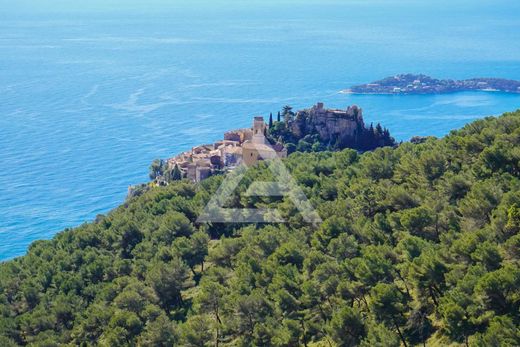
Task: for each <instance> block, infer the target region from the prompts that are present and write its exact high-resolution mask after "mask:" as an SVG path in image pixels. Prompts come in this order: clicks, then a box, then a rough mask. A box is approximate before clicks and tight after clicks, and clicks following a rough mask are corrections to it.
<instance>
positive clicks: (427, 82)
mask: <svg viewBox="0 0 520 347" xmlns="http://www.w3.org/2000/svg"><path fill="white" fill-rule="evenodd" d="M467 91H486V92H503V93H519V94H520V82H519V81H514V80H508V79H502V78H472V79H467V80H451V79H447V80H441V79H436V78H432V77H430V76H426V75H416V74H401V75H395V76H391V77H387V78H384V79H382V80H379V81H374V82H371V83H367V84H361V85H357V86H353V87H351V88H350V89H346V90H343V91H342V92H343V93H346V94H444V93H455V92H467Z"/></svg>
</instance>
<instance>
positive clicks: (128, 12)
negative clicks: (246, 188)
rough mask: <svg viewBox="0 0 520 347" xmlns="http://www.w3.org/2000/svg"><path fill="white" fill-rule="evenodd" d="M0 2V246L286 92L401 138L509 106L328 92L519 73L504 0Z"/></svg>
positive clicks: (17, 248)
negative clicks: (398, 79) (416, 76)
mask: <svg viewBox="0 0 520 347" xmlns="http://www.w3.org/2000/svg"><path fill="white" fill-rule="evenodd" d="M486 3H488V2H486ZM1 4H2V6H1V8H2V12H0V259H9V258H12V257H15V256H18V255H22V254H23V253H24V252H25V251H26V249H27V247H28V245H29V244H30V242H32V241H34V240H36V239H44V238H50V237H52V236H53V235H54V234H55V233H56V232H59V231H60V230H62V229H64V228H65V227H71V226H76V225H79V224H81V223H83V222H85V221H89V220H92V219H93V218H94V217H95V215H96V214H99V213H106V212H107V211H109V210H110V209H112V208H114V207H116V206H117V205H119V204H120V203H121V202H122V201H123V200H124V197H125V195H126V191H127V187H128V186H129V185H131V184H135V183H139V182H143V181H146V179H147V171H148V165H149V163H150V162H151V161H152V160H153V159H154V158H156V157H168V156H171V155H173V154H175V153H178V152H180V151H182V150H186V149H188V148H190V147H191V146H193V145H196V144H199V143H204V142H208V141H212V140H216V139H219V138H221V136H222V133H223V132H224V131H225V130H228V129H230V128H237V127H243V126H248V125H249V124H250V121H251V117H252V116H253V115H257V114H263V115H267V114H268V113H269V112H270V111H272V112H276V111H277V110H279V109H280V108H281V107H282V106H283V105H285V104H290V105H293V106H294V107H295V108H301V107H307V106H310V105H312V104H314V103H315V102H317V101H323V102H325V104H326V105H328V106H331V107H341V108H345V107H346V106H347V105H350V104H358V105H360V106H361V107H362V108H363V110H364V115H365V119H366V121H368V122H381V123H382V124H383V125H384V126H386V127H388V128H389V129H390V130H391V132H392V134H393V135H394V136H395V137H397V138H398V139H400V140H406V139H409V138H410V137H411V136H413V135H436V136H443V135H445V134H446V133H447V132H448V131H449V130H450V129H454V128H459V127H461V126H463V125H464V124H466V123H467V122H470V121H472V120H474V119H477V118H480V117H484V116H487V115H497V114H500V113H502V112H505V111H510V110H515V109H517V108H520V95H507V94H501V93H458V94H450V95H432V96H374V95H344V94H340V93H338V92H339V91H340V90H341V89H344V88H347V87H349V86H350V85H352V84H358V83H365V82H368V81H371V80H375V79H379V78H382V77H385V76H387V75H393V74H396V73H404V72H416V73H426V74H430V75H432V76H435V77H439V78H469V77H485V76H489V77H504V78H514V79H520V45H518V42H520V21H519V20H518V14H519V13H520V4H519V3H518V2H517V1H495V2H493V3H492V4H490V3H488V4H485V3H482V4H481V3H479V2H475V1H471V2H470V1H450V2H448V1H446V2H442V1H441V2H435V3H433V2H432V3H431V4H428V3H426V4H425V3H423V2H418V1H345V2H339V1H338V2H335V1H328V2H323V1H320V2H309V1H303V2H294V1H293V2H285V3H283V2H282V3H280V2H276V5H275V4H274V2H273V3H272V4H271V3H269V2H268V1H264V2H257V3H248V5H241V4H240V3H238V2H234V3H231V4H230V3H227V4H226V3H224V2H211V3H209V2H208V3H203V2H197V3H195V4H191V5H190V4H188V3H185V4H181V5H179V4H178V3H176V4H175V5H172V4H169V5H166V4H165V3H161V2H159V1H156V2H152V3H148V2H147V5H141V4H139V2H134V3H127V4H129V5H127V6H123V5H121V6H119V7H118V6H116V3H115V2H111V3H110V4H111V5H101V4H97V3H96V2H92V3H91V4H90V5H89V8H87V9H81V10H78V9H71V8H67V7H66V6H67V5H66V3H65V2H56V3H53V4H54V5H53V6H52V7H49V6H48V3H47V4H44V3H43V2H42V4H41V5H39V7H38V6H36V7H35V6H33V4H32V3H30V2H24V1H21V2H16V4H12V3H7V2H6V3H5V4H4V3H1ZM120 4H124V3H123V2H121V3H120Z"/></svg>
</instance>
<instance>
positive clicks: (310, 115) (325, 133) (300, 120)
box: [288, 103, 365, 142]
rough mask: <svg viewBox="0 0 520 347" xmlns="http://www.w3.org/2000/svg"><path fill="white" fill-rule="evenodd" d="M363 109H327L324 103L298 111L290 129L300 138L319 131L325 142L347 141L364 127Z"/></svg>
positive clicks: (350, 107) (351, 107) (353, 107)
mask: <svg viewBox="0 0 520 347" xmlns="http://www.w3.org/2000/svg"><path fill="white" fill-rule="evenodd" d="M364 127H365V125H364V122H363V115H362V110H361V109H360V108H359V107H357V106H349V107H348V108H347V110H346V111H343V110H330V109H325V108H324V107H323V104H322V103H319V104H317V105H315V106H313V107H312V108H311V109H308V110H303V111H298V112H297V113H296V115H295V117H294V119H292V120H290V121H289V122H288V128H289V130H290V131H291V132H292V133H293V134H294V136H296V137H298V138H302V137H304V136H305V135H306V134H313V133H317V134H319V135H320V138H321V140H322V141H323V142H330V141H337V140H339V141H340V142H346V141H348V139H351V138H352V137H354V136H355V134H356V131H359V129H364Z"/></svg>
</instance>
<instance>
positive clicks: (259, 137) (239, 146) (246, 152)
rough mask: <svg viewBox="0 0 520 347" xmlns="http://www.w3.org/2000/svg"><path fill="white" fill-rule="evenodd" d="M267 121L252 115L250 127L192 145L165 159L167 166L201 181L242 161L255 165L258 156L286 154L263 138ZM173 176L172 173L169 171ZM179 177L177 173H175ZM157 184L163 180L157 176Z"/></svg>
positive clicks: (268, 156) (261, 158)
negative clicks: (212, 140)
mask: <svg viewBox="0 0 520 347" xmlns="http://www.w3.org/2000/svg"><path fill="white" fill-rule="evenodd" d="M266 134H267V125H266V123H265V121H264V118H263V117H260V116H259V117H254V119H253V127H252V128H246V129H237V130H232V131H228V132H226V133H224V139H223V140H221V141H217V142H215V143H213V144H206V145H200V146H196V147H193V148H192V149H191V150H190V151H187V152H183V153H181V154H179V155H177V156H175V157H173V158H170V159H168V160H167V162H166V164H167V166H166V169H167V171H168V170H173V171H174V172H175V173H176V175H178V174H179V172H180V175H181V177H182V178H187V179H189V180H192V181H195V182H200V181H202V180H203V179H205V178H207V177H209V176H211V174H213V173H217V172H226V171H230V170H233V169H234V168H235V167H236V166H238V165H240V164H242V163H244V164H246V165H248V166H250V165H255V164H256V163H257V162H258V161H260V160H265V159H273V158H275V157H278V158H286V157H287V149H286V148H285V147H284V146H283V145H282V144H279V143H277V144H274V145H271V144H270V143H269V142H268V141H267V138H266ZM172 176H173V175H172ZM177 177H178V176H177ZM156 180H157V182H158V183H159V184H161V183H164V182H161V180H166V179H165V177H164V176H162V177H161V176H159V177H157V179H156Z"/></svg>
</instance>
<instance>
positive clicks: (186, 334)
mask: <svg viewBox="0 0 520 347" xmlns="http://www.w3.org/2000/svg"><path fill="white" fill-rule="evenodd" d="M519 145H520V112H516V113H511V114H506V115H504V116H502V117H500V118H489V119H486V120H481V121H477V122H474V123H472V124H469V125H467V126H466V127H464V128H463V129H461V130H459V131H455V132H452V133H451V134H450V135H448V136H447V137H445V138H443V139H440V140H436V139H427V140H425V141H424V142H423V143H419V144H412V143H404V144H402V145H400V146H399V147H398V148H395V149H394V148H380V149H377V150H375V151H373V152H367V153H364V154H362V155H359V154H357V152H355V151H353V150H344V151H341V152H334V153H332V152H322V153H294V154H293V155H291V156H290V157H289V158H288V159H287V160H286V161H285V163H286V164H287V166H288V168H289V169H290V171H291V172H292V174H293V177H294V178H295V179H296V180H297V182H298V183H299V184H300V185H301V187H302V189H303V190H304V192H305V193H306V194H307V196H308V197H309V198H310V201H311V202H312V204H313V205H314V206H315V207H316V209H317V211H318V213H319V214H320V216H321V217H322V219H323V223H322V224H321V225H319V226H311V225H307V224H305V223H304V221H303V219H302V217H301V216H300V215H299V214H298V213H297V210H296V209H295V208H294V206H293V205H292V203H291V202H290V200H289V199H284V198H265V197H251V196H245V195H243V194H242V195H240V194H237V195H236V197H235V199H234V200H233V201H232V202H230V206H235V207H244V206H247V207H251V206H261V207H265V206H271V205H272V207H277V208H278V209H279V210H280V211H281V214H282V215H283V216H284V218H286V220H287V221H288V223H287V224H276V225H197V224H196V223H195V221H196V218H197V215H198V213H199V212H200V211H201V209H202V208H203V206H204V205H205V203H206V202H207V201H208V199H209V197H210V196H211V194H212V193H213V192H214V191H215V190H216V189H217V187H218V186H219V183H220V182H221V181H222V179H223V177H222V176H214V177H211V178H210V179H208V180H205V181H203V182H202V183H201V184H200V185H194V184H191V183H188V182H186V181H177V182H173V183H172V184H171V185H169V186H168V187H157V188H154V189H152V190H150V191H148V192H146V193H144V194H143V195H142V196H139V197H135V198H132V199H130V200H129V201H128V202H127V203H125V204H124V205H123V206H121V207H119V208H118V209H116V210H114V211H113V212H111V213H110V214H109V215H107V216H99V217H98V218H97V219H96V221H95V222H93V223H90V224H85V225H83V226H81V227H78V228H76V229H73V230H66V231H64V232H62V233H60V234H59V235H57V236H56V237H55V238H54V239H53V240H50V241H39V242H35V243H34V244H33V245H32V246H31V247H30V250H29V252H28V254H27V255H26V256H23V257H20V258H18V259H16V260H13V261H9V262H6V263H4V264H1V265H0V345H1V346H11V345H13V346H14V345H17V344H19V345H26V344H29V345H34V346H57V345H58V344H70V345H85V346H86V345H96V344H99V345H101V346H127V345H139V346H171V345H181V346H217V345H218V346H355V345H361V346H399V345H400V344H401V345H407V346H412V345H423V344H427V345H437V346H445V345H449V344H454V345H456V344H468V345H472V346H518V345H520V333H519V330H518V326H519V324H520V313H519V310H520V267H519V262H520V247H519V246H520V234H519V229H520V189H519V188H520V179H519V175H520V164H519V160H520V146H519ZM271 179H272V177H271V173H270V171H269V170H268V169H267V168H266V164H265V163H261V164H260V165H259V166H258V167H257V168H254V169H251V170H249V172H248V173H247V177H246V178H244V180H243V181H242V182H241V184H240V187H239V189H238V193H243V192H245V190H246V188H247V187H248V185H249V184H250V183H251V182H252V181H253V180H264V181H269V180H271Z"/></svg>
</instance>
